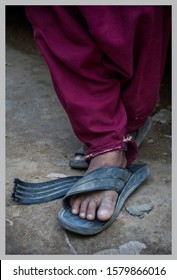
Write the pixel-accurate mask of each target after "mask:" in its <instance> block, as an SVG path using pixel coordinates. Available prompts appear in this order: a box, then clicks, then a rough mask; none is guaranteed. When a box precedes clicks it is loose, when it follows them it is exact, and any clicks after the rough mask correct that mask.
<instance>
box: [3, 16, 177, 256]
mask: <svg viewBox="0 0 177 280" xmlns="http://www.w3.org/2000/svg"><path fill="white" fill-rule="evenodd" d="M6 35H7V42H6V254H8V255H18V254H20V255H39V254H44V255H77V254H78V255H94V254H100V255H120V254H128V255H132V254H133V255H135V254H141V255H170V254H171V253H172V251H171V246H172V244H171V242H172V237H171V226H172V225H171V87H170V73H169V72H170V70H169V69H170V68H169V65H168V64H167V67H166V74H165V79H164V81H163V83H162V86H161V92H160V100H159V102H158V104H157V106H156V108H155V110H154V113H153V124H152V128H151V130H150V133H149V134H148V136H147V137H146V139H145V140H144V142H143V143H142V145H141V147H140V149H139V158H138V160H139V161H143V162H146V163H147V164H148V166H149V167H150V170H151V176H150V177H149V178H148V179H147V180H146V181H145V182H144V183H143V184H142V185H141V186H140V187H139V188H138V189H137V190H136V191H135V192H134V193H133V194H132V195H131V196H130V197H129V199H128V200H127V201H126V203H125V205H124V207H123V208H122V210H121V212H120V214H119V216H118V217H117V219H116V221H115V222H114V223H113V224H112V225H111V226H110V227H109V228H108V229H106V230H105V231H103V232H102V233H100V234H98V235H95V236H91V237H88V236H85V237H83V236H80V235H77V234H74V233H71V232H68V231H65V230H64V229H62V227H61V226H60V224H59V222H58V220H57V212H58V209H59V208H60V207H61V199H57V200H54V201H50V202H47V203H41V204H35V205H22V204H18V203H16V202H14V201H13V200H12V199H11V192H12V188H13V180H14V178H16V177H18V178H20V179H22V180H25V181H29V182H41V181H48V180H50V179H51V178H48V177H47V176H48V175H49V174H51V173H59V174H64V175H67V176H69V175H83V174H84V171H79V170H74V169H71V168H70V167H69V164H68V162H69V160H70V159H71V158H72V157H73V155H74V152H75V151H76V150H77V149H78V148H79V147H80V145H81V143H80V142H79V140H78V139H77V138H76V136H75V135H74V133H73V131H72V128H71V125H70V123H69V120H68V118H67V115H66V113H65V112H64V110H63V108H62V106H61V105H60V103H59V101H58V99H57V97H56V94H55V92H54V89H53V86H52V83H51V79H50V74H49V71H48V68H47V65H46V64H45V62H44V60H43V58H42V57H41V55H40V52H39V50H38V49H37V47H36V45H35V42H34V40H33V34H32V29H31V27H30V25H29V24H28V23H27V22H26V21H25V20H24V18H23V20H22V19H21V18H19V19H18V20H12V21H10V22H8V24H7V29H6ZM168 63H169V62H168ZM49 177H50V176H49ZM141 204H147V205H151V206H152V207H151V209H149V211H146V212H145V213H144V215H143V216H133V215H131V213H129V212H128V211H127V210H126V209H127V207H128V206H138V205H141Z"/></svg>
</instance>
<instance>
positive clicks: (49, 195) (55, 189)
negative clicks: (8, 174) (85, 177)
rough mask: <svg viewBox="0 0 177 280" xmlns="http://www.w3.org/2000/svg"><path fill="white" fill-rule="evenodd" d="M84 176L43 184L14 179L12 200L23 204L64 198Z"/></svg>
mask: <svg viewBox="0 0 177 280" xmlns="http://www.w3.org/2000/svg"><path fill="white" fill-rule="evenodd" d="M81 178H82V176H70V177H66V178H60V179H56V180H51V181H48V182H41V183H29V182H24V181H21V180H20V179H18V178H16V179H14V186H13V191H12V195H11V197H12V199H13V200H14V201H16V202H19V203H23V204H34V203H42V202H47V201H51V200H53V199H56V198H60V197H62V196H64V195H65V194H66V193H67V192H68V191H69V190H70V189H71V188H72V186H73V185H74V184H75V183H76V182H77V181H78V180H79V179H81Z"/></svg>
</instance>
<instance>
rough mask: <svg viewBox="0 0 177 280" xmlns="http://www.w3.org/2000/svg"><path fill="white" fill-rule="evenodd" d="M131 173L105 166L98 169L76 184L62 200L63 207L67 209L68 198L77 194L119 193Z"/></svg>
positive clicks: (123, 169)
mask: <svg viewBox="0 0 177 280" xmlns="http://www.w3.org/2000/svg"><path fill="white" fill-rule="evenodd" d="M130 176H131V172H130V171H128V170H127V169H125V168H120V167H116V166H105V167H101V168H98V169H96V170H94V171H92V172H90V173H88V174H87V175H85V176H84V177H82V178H81V179H80V180H78V182H76V183H75V184H74V185H73V187H72V188H71V189H70V190H69V191H68V193H67V194H66V196H65V197H64V199H63V205H64V206H66V207H68V198H69V197H70V196H72V195H77V194H79V193H84V192H91V191H98V190H114V191H116V192H118V193H119V192H121V191H122V189H123V187H124V185H125V183H126V182H127V180H128V179H129V177H130Z"/></svg>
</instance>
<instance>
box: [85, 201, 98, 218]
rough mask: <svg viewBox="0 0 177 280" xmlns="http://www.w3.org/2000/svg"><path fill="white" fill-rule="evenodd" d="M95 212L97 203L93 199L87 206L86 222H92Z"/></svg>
mask: <svg viewBox="0 0 177 280" xmlns="http://www.w3.org/2000/svg"><path fill="white" fill-rule="evenodd" d="M96 211H97V202H96V201H95V200H94V199H92V200H90V202H89V204H88V208H87V215H86V218H87V219H88V220H94V219H95V217H96Z"/></svg>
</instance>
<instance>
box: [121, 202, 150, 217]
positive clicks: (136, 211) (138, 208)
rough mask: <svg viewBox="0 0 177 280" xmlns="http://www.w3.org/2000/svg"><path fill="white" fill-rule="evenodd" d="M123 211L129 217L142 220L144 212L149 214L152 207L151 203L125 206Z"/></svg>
mask: <svg viewBox="0 0 177 280" xmlns="http://www.w3.org/2000/svg"><path fill="white" fill-rule="evenodd" d="M125 209H126V211H127V212H128V213H129V214H130V215H133V216H138V217H140V218H143V217H144V212H147V213H149V212H150V211H151V210H152V209H153V205H152V203H141V204H138V205H130V206H127V207H126V208H125Z"/></svg>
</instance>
